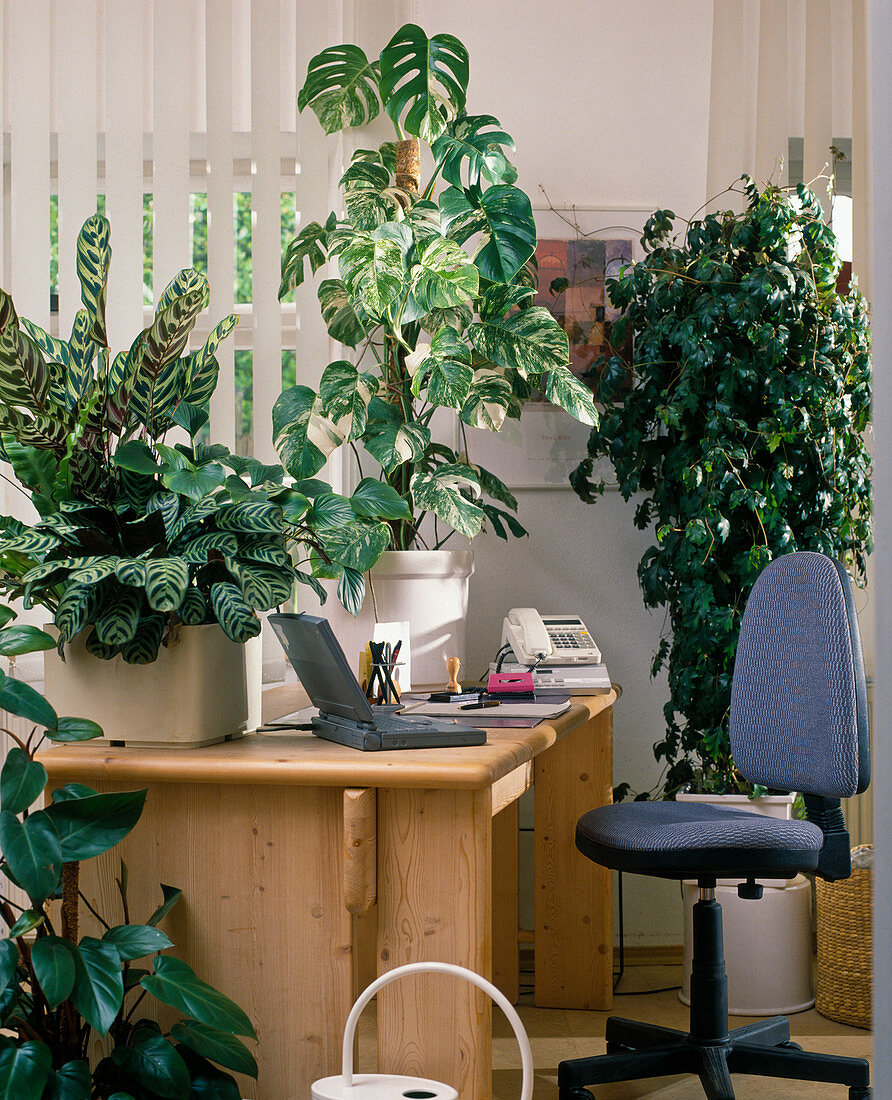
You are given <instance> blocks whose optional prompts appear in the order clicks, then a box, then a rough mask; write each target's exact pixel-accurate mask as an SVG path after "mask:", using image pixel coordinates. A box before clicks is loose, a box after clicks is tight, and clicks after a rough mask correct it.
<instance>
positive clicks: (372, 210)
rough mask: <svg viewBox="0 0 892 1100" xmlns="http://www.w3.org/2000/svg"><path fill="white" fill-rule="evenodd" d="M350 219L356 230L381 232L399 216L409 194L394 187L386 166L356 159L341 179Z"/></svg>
mask: <svg viewBox="0 0 892 1100" xmlns="http://www.w3.org/2000/svg"><path fill="white" fill-rule="evenodd" d="M340 187H341V192H342V194H343V196H344V203H345V204H346V207H347V217H348V219H349V221H350V224H351V225H353V226H354V227H355V228H356V229H377V227H378V226H379V225H382V224H383V223H384V222H386V221H390V220H391V219H393V218H396V217H397V214H398V212H399V211H401V210H402V205H401V202H400V200H401V199H402V200H403V201H406V199H407V198H408V192H405V191H402V190H400V189H398V188H396V187H394V186H392V184H391V179H390V172H389V171H388V169H387V168H385V167H384V165H383V164H378V163H375V162H374V161H369V160H365V159H360V160H354V162H353V163H352V164H351V165H350V167H349V168H348V169H347V170H346V171H345V172H344V174H343V176H341V179H340Z"/></svg>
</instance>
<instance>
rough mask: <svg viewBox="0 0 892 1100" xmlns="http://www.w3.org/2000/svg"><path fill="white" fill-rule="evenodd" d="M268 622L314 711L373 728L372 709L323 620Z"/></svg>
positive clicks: (303, 618)
mask: <svg viewBox="0 0 892 1100" xmlns="http://www.w3.org/2000/svg"><path fill="white" fill-rule="evenodd" d="M269 621H270V622H271V623H272V627H273V630H274V631H275V632H276V637H277V638H278V639H279V641H280V642H281V643H282V648H283V649H284V650H285V656H286V657H287V658H288V660H289V662H290V663H291V667H292V668H293V669H294V671H295V672H296V673H297V678H298V680H300V682H301V683H302V684H303V686H304V689H305V690H306V692H307V694H308V695H309V697H310V699H311V700H312V702H313V706H314V707H318V708H319V710H320V711H324V712H325V713H326V714H335V715H337V716H338V717H340V718H346V719H348V720H349V721H352V722H365V723H370V724H372V725H374V722H375V717H374V715H373V714H372V709H371V707H370V706H369V703H368V700H367V699H366V697H365V695H363V693H362V688H360V686H359V682H358V681H357V679H356V677H355V676H354V675H353V672H352V671H351V669H350V666H349V665H348V664H347V658H346V657H345V656H344V651H343V650H342V649H341V647H340V645H339V643H338V640H337V638H336V637H335V636H334V632H333V631H332V629H331V626H330V625H329V622H328V620H327V619H322V618H320V617H319V616H318V615H306V614H300V615H289V614H276V615H270V617H269Z"/></svg>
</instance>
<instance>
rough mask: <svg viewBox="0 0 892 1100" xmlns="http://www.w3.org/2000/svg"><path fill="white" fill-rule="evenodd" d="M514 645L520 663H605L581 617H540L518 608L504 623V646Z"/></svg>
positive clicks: (533, 612)
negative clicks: (602, 661)
mask: <svg viewBox="0 0 892 1100" xmlns="http://www.w3.org/2000/svg"><path fill="white" fill-rule="evenodd" d="M505 644H507V645H510V646H511V648H512V650H513V651H514V655H515V657H516V659H517V662H518V664H522V665H523V664H526V665H532V664H541V665H571V664H587V665H599V664H601V651H600V650H599V649H598V647H597V645H595V642H594V639H593V638H592V636H591V634H589V632H588V629H587V627H586V625H585V623H584V622H583V621H582V619H580V618H579V616H578V615H540V614H539V612H538V611H537V610H536V609H535V608H533V607H515V608H512V609H511V611H509V612H508V617H507V619H505V620H504V622H503V623H502V645H503V646H504V645H505Z"/></svg>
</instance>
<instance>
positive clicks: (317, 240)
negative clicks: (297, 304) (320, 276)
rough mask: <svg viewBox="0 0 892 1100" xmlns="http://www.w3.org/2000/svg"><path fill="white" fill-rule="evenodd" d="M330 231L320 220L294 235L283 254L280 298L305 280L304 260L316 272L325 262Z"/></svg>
mask: <svg viewBox="0 0 892 1100" xmlns="http://www.w3.org/2000/svg"><path fill="white" fill-rule="evenodd" d="M327 240H328V231H327V230H326V228H325V227H324V226H321V225H320V224H319V222H310V223H309V224H308V225H305V226H304V227H303V229H301V231H300V232H299V233H298V234H297V236H296V237H293V238H292V239H291V241H290V242H289V244H288V247H287V248H286V249H285V254H284V255H283V256H282V282H281V285H280V286H279V298H280V299H281V298H284V297H285V295H286V294H287V293H288V292H289V291H291V290H294V288H295V287H298V286H300V285H301V284H302V283H303V281H304V260H308V261H309V263H310V270H311V271H312V272H313V274H315V273H316V272H317V271H318V270H319V268H320V267H321V266H322V265H323V264H324V263H325V245H326V243H327Z"/></svg>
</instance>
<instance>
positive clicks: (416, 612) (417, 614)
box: [366, 550, 474, 686]
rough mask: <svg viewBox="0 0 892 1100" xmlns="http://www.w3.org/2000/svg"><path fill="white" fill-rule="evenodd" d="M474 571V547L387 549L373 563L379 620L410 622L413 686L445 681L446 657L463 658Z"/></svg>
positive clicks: (373, 581) (368, 598) (367, 603)
mask: <svg viewBox="0 0 892 1100" xmlns="http://www.w3.org/2000/svg"><path fill="white" fill-rule="evenodd" d="M473 572H474V552H473V551H472V550H387V551H385V552H384V553H383V554H382V555H381V557H380V558H379V559H378V561H377V563H376V564H375V566H374V568H373V569H372V583H373V585H374V587H375V599H376V601H377V607H378V619H379V621H381V622H402V621H407V622H409V623H410V624H411V633H410V637H411V642H412V679H413V681H414V684H413V686H415V685H418V684H444V683H445V682H446V680H447V676H446V664H445V658H446V657H459V658H460V659H461V660H462V662H464V657H465V619H466V618H467V614H468V590H469V587H470V579H471V574H472V573H473ZM371 605H372V600H371V596H370V595H368V596H366V606H369V607H371ZM369 637H371V635H369Z"/></svg>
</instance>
